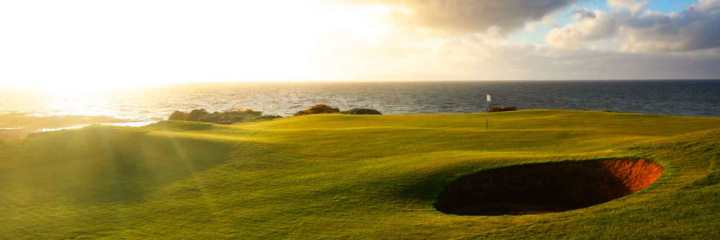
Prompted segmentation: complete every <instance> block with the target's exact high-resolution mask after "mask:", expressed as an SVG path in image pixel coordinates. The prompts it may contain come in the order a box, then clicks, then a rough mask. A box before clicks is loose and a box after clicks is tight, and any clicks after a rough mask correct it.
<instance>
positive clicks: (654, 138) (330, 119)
mask: <svg viewBox="0 0 720 240" xmlns="http://www.w3.org/2000/svg"><path fill="white" fill-rule="evenodd" d="M486 118H489V119H490V129H489V130H486V129H485V120H486ZM717 128H720V119H719V118H702V117H669V116H649V115H639V114H625V113H602V112H580V111H547V110H534V111H519V112H508V113H494V114H436V115H397V116H347V115H313V116H305V117H293V118H288V119H282V120H274V121H269V122H260V123H245V124H238V125H231V126H219V125H212V124H205V123H188V122H165V123H161V124H157V125H154V126H148V127H144V128H139V129H133V128H120V127H91V128H86V129H83V130H72V131H62V132H54V133H48V134H40V135H33V136H31V137H29V138H27V139H25V140H23V141H0V160H1V161H0V236H2V237H1V238H3V239H678V238H682V239H718V238H720V232H719V231H717V226H719V225H720V184H719V183H720V178H719V177H718V176H720V164H718V161H720V129H717ZM716 129H717V130H716ZM622 157H627V158H644V159H652V160H654V161H656V162H658V163H660V164H662V165H663V166H664V167H665V172H664V174H663V176H662V177H661V179H660V180H658V182H656V183H655V184H653V185H652V186H651V187H649V188H647V189H645V190H642V191H640V192H638V193H635V194H632V195H628V196H626V197H623V198H620V199H617V200H614V201H610V202H607V203H603V204H600V205H596V206H593V207H590V208H585V209H579V210H573V211H567V212H561V213H550V214H540V215H524V216H455V215H447V214H443V213H441V212H439V211H437V210H435V209H434V208H433V203H434V202H435V200H436V198H437V196H438V195H439V194H440V193H441V192H442V191H443V189H444V188H445V186H446V185H447V184H448V183H449V182H451V181H452V180H454V179H457V178H458V177H460V176H463V175H466V174H469V173H473V172H476V171H479V170H482V169H489V168H497V167H502V166H511V165H517V164H524V163H533V162H548V161H567V160H591V159H604V158H622Z"/></svg>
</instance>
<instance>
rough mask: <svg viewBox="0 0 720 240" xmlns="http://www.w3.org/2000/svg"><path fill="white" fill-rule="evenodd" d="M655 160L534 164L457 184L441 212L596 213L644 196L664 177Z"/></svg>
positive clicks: (449, 189) (479, 175)
mask: <svg viewBox="0 0 720 240" xmlns="http://www.w3.org/2000/svg"><path fill="white" fill-rule="evenodd" d="M662 172H663V167H662V166H660V165H658V164H656V163H654V162H652V161H649V160H594V161H572V162H556V163H540V164H528V165H520V166H511V167H503V168H498V169H491V170H485V171H481V172H478V173H475V174H471V175H467V176H463V177H460V178H459V179H457V180H455V181H453V182H451V183H450V184H449V185H448V187H447V189H446V190H445V191H444V192H443V193H442V194H441V195H440V196H439V198H438V201H437V202H436V203H435V207H436V208H437V209H438V210H439V211H441V212H444V213H448V214H457V215H522V214H538V213H547V212H560V211H568V210H573V209H579V208H585V207H590V206H593V205H596V204H600V203H604V202H607V201H610V200H613V199H616V198H620V197H623V196H626V195H628V194H631V193H634V192H637V191H640V190H642V189H645V188H647V187H648V186H650V185H651V184H652V183H654V182H655V181H656V180H657V179H658V178H660V176H661V175H662Z"/></svg>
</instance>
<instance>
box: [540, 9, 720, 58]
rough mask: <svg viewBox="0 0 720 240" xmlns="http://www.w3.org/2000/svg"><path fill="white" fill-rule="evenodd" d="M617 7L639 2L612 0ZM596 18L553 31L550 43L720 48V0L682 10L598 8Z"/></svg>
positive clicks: (563, 45) (635, 48)
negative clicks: (603, 41)
mask: <svg viewBox="0 0 720 240" xmlns="http://www.w3.org/2000/svg"><path fill="white" fill-rule="evenodd" d="M610 3H612V4H615V5H614V6H624V7H633V6H636V5H633V4H640V3H638V2H637V1H620V0H610ZM594 14H595V15H596V16H595V17H585V18H582V19H578V20H577V21H576V22H573V23H571V24H569V25H566V26H564V27H560V28H556V29H553V30H552V31H550V32H549V33H548V35H547V37H546V41H547V43H548V44H550V45H551V46H555V47H561V48H579V47H582V46H586V45H588V44H590V43H592V42H594V41H598V40H603V39H611V40H615V41H617V42H618V45H617V47H618V48H619V49H621V50H624V51H629V52H673V51H694V50H703V49H713V48H718V47H720V28H719V27H718V26H720V0H700V1H699V2H697V3H696V4H694V5H692V6H690V7H689V8H688V9H685V10H683V11H680V12H675V13H658V12H651V11H647V10H643V11H639V12H628V11H623V10H618V9H614V10H609V11H595V13H594Z"/></svg>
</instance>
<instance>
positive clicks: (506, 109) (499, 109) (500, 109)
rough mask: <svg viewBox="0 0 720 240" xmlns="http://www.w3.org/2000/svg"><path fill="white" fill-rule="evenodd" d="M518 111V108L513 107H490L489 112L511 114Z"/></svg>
mask: <svg viewBox="0 0 720 240" xmlns="http://www.w3.org/2000/svg"><path fill="white" fill-rule="evenodd" d="M517 110H518V108H517V107H512V106H511V107H503V106H499V107H496V106H493V107H490V109H489V110H488V112H511V111H517Z"/></svg>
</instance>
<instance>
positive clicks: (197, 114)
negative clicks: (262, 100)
mask: <svg viewBox="0 0 720 240" xmlns="http://www.w3.org/2000/svg"><path fill="white" fill-rule="evenodd" d="M276 118H280V116H276V115H262V112H260V111H254V110H252V109H239V110H229V111H224V112H213V113H209V112H208V111H206V110H205V109H195V110H192V111H190V113H186V112H181V111H175V112H173V113H172V114H171V115H170V117H169V118H168V120H178V121H195V122H210V123H219V124H233V123H238V122H250V121H259V120H270V119H276Z"/></svg>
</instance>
